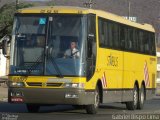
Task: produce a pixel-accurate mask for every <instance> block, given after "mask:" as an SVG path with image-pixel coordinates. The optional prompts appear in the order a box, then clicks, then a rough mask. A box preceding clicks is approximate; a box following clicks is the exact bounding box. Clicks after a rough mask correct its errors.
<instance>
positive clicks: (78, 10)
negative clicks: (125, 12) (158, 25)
mask: <svg viewBox="0 0 160 120" xmlns="http://www.w3.org/2000/svg"><path fill="white" fill-rule="evenodd" d="M18 13H64V14H67V13H68V14H69V13H70V14H89V13H92V14H96V15H97V16H99V17H102V18H106V19H108V20H112V21H115V22H118V23H121V24H125V25H129V26H133V27H136V28H139V29H143V30H147V31H150V32H155V29H154V28H153V26H152V25H150V24H140V23H136V22H132V21H130V20H127V19H125V18H123V17H121V16H118V15H115V14H112V13H109V12H106V11H102V10H94V9H89V8H82V7H74V6H39V7H31V8H24V9H20V10H19V11H18Z"/></svg>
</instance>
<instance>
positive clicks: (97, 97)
mask: <svg viewBox="0 0 160 120" xmlns="http://www.w3.org/2000/svg"><path fill="white" fill-rule="evenodd" d="M94 102H95V103H94V106H95V108H97V107H98V106H99V94H98V91H96V92H95V101H94Z"/></svg>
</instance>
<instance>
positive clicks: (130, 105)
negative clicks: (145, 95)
mask: <svg viewBox="0 0 160 120" xmlns="http://www.w3.org/2000/svg"><path fill="white" fill-rule="evenodd" d="M137 105H138V88H137V86H136V85H135V86H134V90H133V101H130V102H126V107H127V109H128V110H135V109H137Z"/></svg>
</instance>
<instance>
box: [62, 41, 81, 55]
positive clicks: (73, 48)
mask: <svg viewBox="0 0 160 120" xmlns="http://www.w3.org/2000/svg"><path fill="white" fill-rule="evenodd" d="M79 56H80V52H79V50H78V49H77V44H76V42H75V41H72V42H71V43H70V48H69V49H67V50H66V51H65V53H64V58H66V57H73V58H79Z"/></svg>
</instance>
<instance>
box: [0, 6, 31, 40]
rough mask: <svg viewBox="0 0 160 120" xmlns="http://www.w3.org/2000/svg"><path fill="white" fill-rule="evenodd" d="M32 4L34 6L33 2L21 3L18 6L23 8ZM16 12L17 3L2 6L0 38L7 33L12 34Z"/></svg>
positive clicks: (0, 12) (0, 11)
mask: <svg viewBox="0 0 160 120" xmlns="http://www.w3.org/2000/svg"><path fill="white" fill-rule="evenodd" d="M31 6H33V4H25V3H20V4H19V5H18V6H17V8H18V9H21V8H27V7H31ZM15 12H16V5H15V3H10V4H5V5H3V6H2V7H1V8H0V38H2V37H3V36H4V35H6V34H11V31H12V25H13V19H14V14H15Z"/></svg>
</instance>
